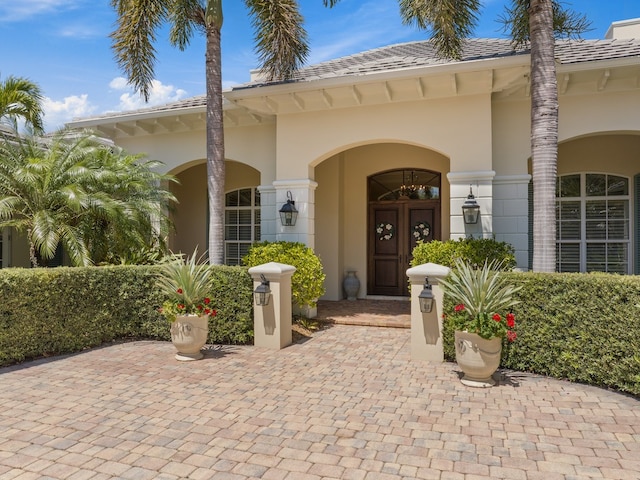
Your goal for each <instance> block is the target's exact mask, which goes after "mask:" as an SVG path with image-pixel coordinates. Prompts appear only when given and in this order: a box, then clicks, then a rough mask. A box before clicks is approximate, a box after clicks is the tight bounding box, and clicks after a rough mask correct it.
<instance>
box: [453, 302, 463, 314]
mask: <svg viewBox="0 0 640 480" xmlns="http://www.w3.org/2000/svg"><path fill="white" fill-rule="evenodd" d="M453 310H454V311H455V312H461V311H463V310H464V305H463V304H462V303H459V304H458V305H456V306H455V308H454V309H453Z"/></svg>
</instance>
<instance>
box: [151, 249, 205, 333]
mask: <svg viewBox="0 0 640 480" xmlns="http://www.w3.org/2000/svg"><path fill="white" fill-rule="evenodd" d="M210 280H211V268H210V266H209V265H208V264H207V263H206V262H204V259H203V257H200V258H198V257H197V252H196V251H194V252H193V255H191V256H190V257H187V258H186V259H185V258H184V256H183V255H182V254H174V255H172V256H170V257H169V258H168V259H167V260H166V261H165V262H164V263H163V265H162V270H161V273H160V275H159V277H158V281H157V284H158V286H159V287H160V290H161V292H162V293H163V294H164V296H165V301H164V302H163V304H162V308H161V309H160V313H162V314H163V315H164V316H165V318H166V319H167V320H169V321H170V322H173V321H175V320H176V317H177V316H178V315H198V316H202V315H208V316H210V317H213V316H215V315H216V311H215V310H214V309H213V308H212V306H211V296H210V295H209V291H210V288H211V284H210Z"/></svg>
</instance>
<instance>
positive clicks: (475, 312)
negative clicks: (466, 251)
mask: <svg viewBox="0 0 640 480" xmlns="http://www.w3.org/2000/svg"><path fill="white" fill-rule="evenodd" d="M500 266H501V265H500V263H499V262H490V263H487V262H485V264H484V266H483V267H482V268H480V269H473V268H472V267H471V266H470V265H469V263H467V262H464V261H462V260H457V261H456V262H455V264H454V268H453V269H452V270H451V273H450V274H449V276H448V277H447V278H446V279H444V280H442V282H441V283H442V289H443V291H444V294H445V295H446V296H448V297H449V298H451V299H452V300H453V302H454V303H455V307H454V311H453V313H451V314H449V315H446V321H447V322H452V324H453V326H454V329H455V350H456V362H457V363H458V365H459V366H460V368H461V369H462V371H463V373H464V376H463V378H462V383H463V384H465V385H468V386H473V387H489V386H492V385H495V381H494V380H493V378H492V376H493V374H494V372H495V371H496V370H497V369H498V367H499V366H500V355H501V354H502V340H503V339H504V338H506V339H507V341H509V342H512V341H514V340H515V339H516V332H515V330H514V328H515V315H514V314H513V313H512V312H511V308H512V307H513V306H514V305H516V304H518V303H520V302H519V301H518V300H516V299H515V297H514V293H515V292H517V291H518V290H519V289H520V288H521V287H514V286H513V285H510V284H509V283H508V282H507V281H506V280H505V278H504V277H502V276H501V274H500V272H499V271H498V270H499V269H500Z"/></svg>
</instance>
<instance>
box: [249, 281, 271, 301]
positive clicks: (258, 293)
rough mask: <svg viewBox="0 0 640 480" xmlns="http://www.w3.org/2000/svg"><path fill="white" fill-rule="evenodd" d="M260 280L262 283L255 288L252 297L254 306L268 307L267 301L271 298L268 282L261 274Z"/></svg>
mask: <svg viewBox="0 0 640 480" xmlns="http://www.w3.org/2000/svg"><path fill="white" fill-rule="evenodd" d="M260 280H261V282H262V283H260V285H258V286H257V287H256V289H255V290H254V291H253V295H254V297H255V299H256V305H258V306H260V307H266V306H267V305H269V299H270V298H271V288H269V280H267V279H266V278H265V276H264V274H262V273H261V274H260Z"/></svg>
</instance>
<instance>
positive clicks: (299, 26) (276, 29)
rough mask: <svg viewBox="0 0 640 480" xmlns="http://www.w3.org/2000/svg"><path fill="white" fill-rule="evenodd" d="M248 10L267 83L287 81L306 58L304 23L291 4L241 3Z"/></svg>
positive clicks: (287, 0) (277, 0) (276, 0)
mask: <svg viewBox="0 0 640 480" xmlns="http://www.w3.org/2000/svg"><path fill="white" fill-rule="evenodd" d="M245 3H246V5H247V7H248V8H249V10H250V15H251V19H252V24H253V27H254V35H255V41H256V53H257V54H258V59H259V62H260V64H261V70H262V72H263V73H264V75H265V76H266V78H267V79H268V80H287V79H289V78H291V76H292V75H293V72H295V71H296V70H297V69H298V68H300V66H302V65H303V64H304V62H305V61H306V59H307V55H308V54H309V44H308V39H307V32H306V31H305V29H304V27H303V23H304V19H303V17H302V14H301V13H300V11H299V8H298V2H297V1H295V0H273V1H269V2H265V1H261V0H245Z"/></svg>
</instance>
